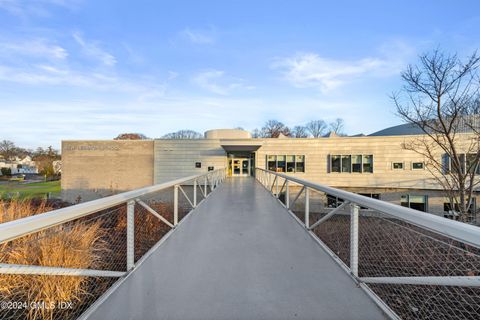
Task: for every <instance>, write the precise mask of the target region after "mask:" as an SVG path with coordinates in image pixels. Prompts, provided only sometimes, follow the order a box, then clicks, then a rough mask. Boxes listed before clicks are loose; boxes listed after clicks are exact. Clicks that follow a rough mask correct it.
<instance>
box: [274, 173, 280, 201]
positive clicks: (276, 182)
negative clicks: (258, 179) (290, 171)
mask: <svg viewBox="0 0 480 320" xmlns="http://www.w3.org/2000/svg"><path fill="white" fill-rule="evenodd" d="M279 179H280V178H279V177H278V176H277V177H276V178H275V196H276V197H277V198H278V180H279Z"/></svg>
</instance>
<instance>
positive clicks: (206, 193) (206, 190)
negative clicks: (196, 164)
mask: <svg viewBox="0 0 480 320" xmlns="http://www.w3.org/2000/svg"><path fill="white" fill-rule="evenodd" d="M207 184H208V177H207V176H205V198H206V197H207V195H208V188H207Z"/></svg>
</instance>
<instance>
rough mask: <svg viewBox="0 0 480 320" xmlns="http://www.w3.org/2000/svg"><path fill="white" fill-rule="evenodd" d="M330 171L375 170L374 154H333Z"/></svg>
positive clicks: (360, 171) (358, 171) (359, 171)
mask: <svg viewBox="0 0 480 320" xmlns="http://www.w3.org/2000/svg"><path fill="white" fill-rule="evenodd" d="M330 172H356V173H362V172H368V173H372V172H373V155H371V154H370V155H361V154H355V155H331V156H330Z"/></svg>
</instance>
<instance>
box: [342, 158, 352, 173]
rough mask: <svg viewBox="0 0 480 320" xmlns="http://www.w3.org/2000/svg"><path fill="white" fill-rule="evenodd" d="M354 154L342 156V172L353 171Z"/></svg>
mask: <svg viewBox="0 0 480 320" xmlns="http://www.w3.org/2000/svg"><path fill="white" fill-rule="evenodd" d="M351 169H352V156H342V172H351Z"/></svg>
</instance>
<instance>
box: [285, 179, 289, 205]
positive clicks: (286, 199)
mask: <svg viewBox="0 0 480 320" xmlns="http://www.w3.org/2000/svg"><path fill="white" fill-rule="evenodd" d="M285 207H287V209H290V191H289V188H288V179H287V180H285Z"/></svg>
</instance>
